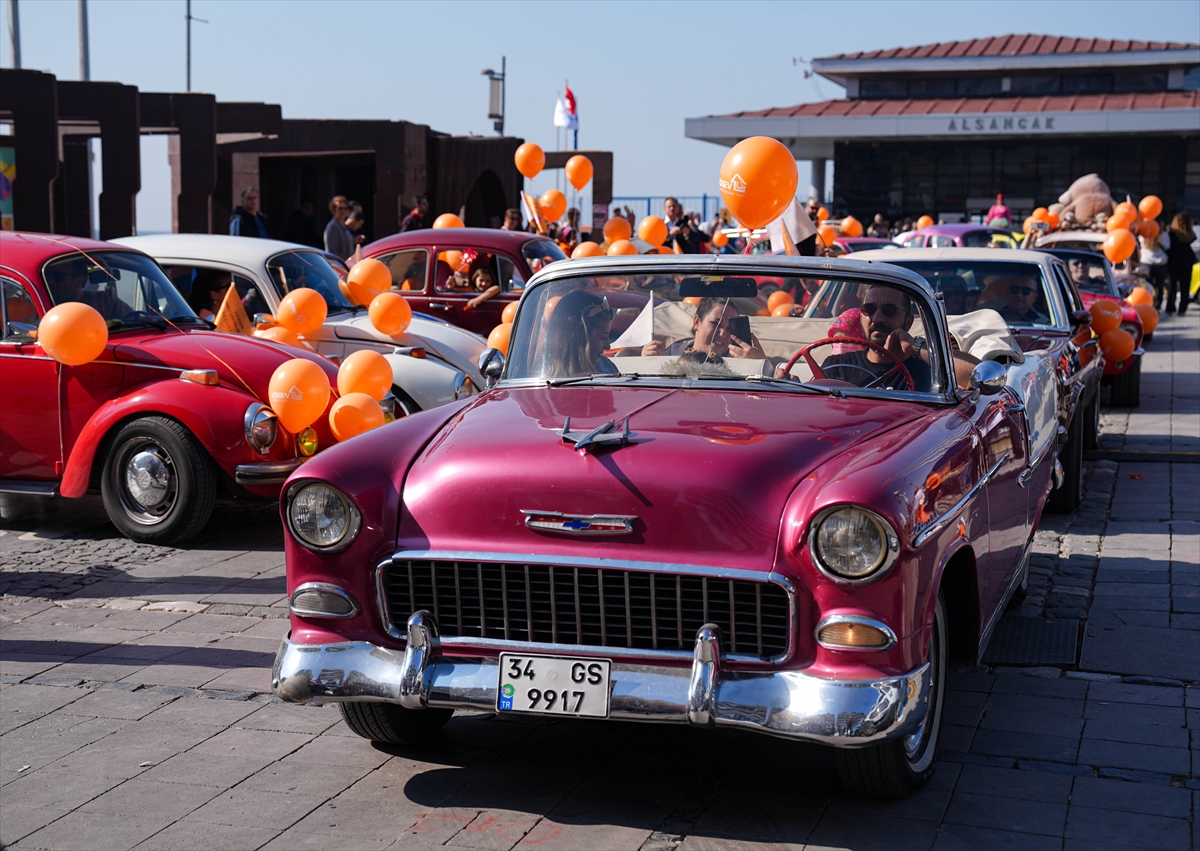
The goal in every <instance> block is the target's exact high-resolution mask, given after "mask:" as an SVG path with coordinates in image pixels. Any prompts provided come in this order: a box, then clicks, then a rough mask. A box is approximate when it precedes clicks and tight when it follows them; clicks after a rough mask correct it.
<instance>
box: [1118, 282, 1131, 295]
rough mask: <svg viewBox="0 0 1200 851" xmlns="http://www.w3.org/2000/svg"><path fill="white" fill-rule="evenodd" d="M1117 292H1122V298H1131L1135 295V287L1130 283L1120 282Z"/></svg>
mask: <svg viewBox="0 0 1200 851" xmlns="http://www.w3.org/2000/svg"><path fill="white" fill-rule="evenodd" d="M1117 292H1118V293H1120V294H1121V298H1129V297H1130V296H1131V295H1133V287H1131V286H1130V285H1129V284H1118V285H1117Z"/></svg>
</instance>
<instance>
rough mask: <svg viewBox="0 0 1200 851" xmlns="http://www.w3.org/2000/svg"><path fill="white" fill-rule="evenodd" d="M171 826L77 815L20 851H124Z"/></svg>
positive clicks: (51, 827) (38, 835) (126, 818)
mask: <svg viewBox="0 0 1200 851" xmlns="http://www.w3.org/2000/svg"><path fill="white" fill-rule="evenodd" d="M170 823H171V822H170V820H169V819H160V818H155V817H153V816H147V815H142V814H139V815H138V816H130V815H128V814H125V815H110V814H108V813H82V812H74V813H69V814H67V815H65V816H63V817H62V818H61V819H59V820H58V821H56V822H54V823H53V824H50V825H48V826H46V827H44V828H42V829H41V830H39V831H37V832H36V833H33V834H31V835H29V836H28V837H26V838H25V839H23V840H22V841H21V845H20V847H21V848H54V849H62V851H76V850H77V849H78V851H109V850H110V849H111V851H124V849H127V848H132V847H133V846H134V845H137V844H138V843H139V842H141V841H142V840H144V839H148V838H149V837H151V836H153V835H154V834H156V833H158V832H159V831H160V830H162V829H163V828H165V827H166V826H167V825H169V824H170Z"/></svg>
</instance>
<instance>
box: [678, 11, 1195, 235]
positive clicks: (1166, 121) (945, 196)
mask: <svg viewBox="0 0 1200 851" xmlns="http://www.w3.org/2000/svg"><path fill="white" fill-rule="evenodd" d="M812 70H813V72H814V73H817V74H820V75H821V76H823V77H825V78H827V79H829V80H831V81H833V82H835V83H837V84H838V85H840V86H842V87H844V88H845V90H846V97H845V98H843V99H840V100H830V101H824V102H822V103H804V104H798V105H796V106H789V107H773V108H767V109H757V110H747V111H743V112H736V113H732V114H729V115H710V116H706V117H703V118H689V119H687V122H686V130H685V132H686V134H687V136H688V137H689V138H693V139H702V140H705V141H709V142H713V143H715V144H719V145H726V146H732V145H735V144H737V142H738V141H740V140H741V139H744V138H746V137H747V136H755V135H766V136H773V137H775V138H777V139H779V140H781V141H782V142H783V143H784V144H786V145H788V147H789V148H791V150H792V152H793V153H794V154H795V156H796V158H797V159H801V160H811V161H812V162H813V178H814V179H813V185H814V186H815V187H816V188H817V190H818V192H819V193H820V194H821V195H823V196H824V195H825V192H824V185H823V184H824V174H825V164H826V161H827V160H829V159H832V160H833V161H834V187H833V192H832V195H833V198H834V202H835V204H836V205H838V206H840V207H841V208H844V209H845V210H847V211H849V212H852V213H854V214H855V215H874V214H875V213H877V212H883V213H885V214H886V215H888V216H890V217H893V218H895V217H900V216H909V215H913V216H915V215H921V214H924V213H929V214H931V215H934V216H936V217H941V218H947V219H949V220H953V219H954V218H956V217H965V216H969V215H978V214H979V213H981V212H982V211H983V210H985V209H986V208H987V207H988V206H989V205H990V204H991V202H992V199H993V198H994V196H995V195H996V193H997V192H1003V193H1004V194H1005V196H1006V198H1007V200H1008V205H1009V207H1011V208H1013V211H1014V213H1016V214H1017V215H1018V216H1019V215H1021V214H1023V213H1025V212H1027V211H1028V210H1032V209H1033V207H1035V206H1040V205H1045V204H1049V203H1052V202H1053V201H1055V200H1057V198H1058V196H1059V195H1060V194H1061V193H1062V192H1063V191H1064V190H1065V189H1066V188H1067V186H1068V185H1069V184H1070V183H1071V181H1072V180H1074V179H1075V178H1076V177H1079V176H1080V175H1083V174H1087V173H1090V172H1098V173H1099V174H1100V175H1101V176H1102V177H1104V178H1105V180H1107V181H1108V183H1109V185H1110V186H1111V187H1112V188H1113V191H1114V194H1117V195H1119V196H1124V195H1125V194H1129V195H1132V196H1134V197H1140V196H1141V195H1143V194H1150V193H1153V194H1157V195H1159V196H1161V197H1162V198H1163V201H1164V204H1165V205H1166V208H1167V210H1168V211H1170V210H1175V209H1180V208H1186V209H1188V210H1190V211H1192V212H1193V213H1200V45H1197V44H1185V43H1180V42H1166V41H1164V42H1157V41H1149V42H1147V41H1113V40H1107V39H1081V38H1069V37H1062V36H1048V35H1005V36H996V37H993V38H978V39H970V40H967V41H953V42H941V43H937V44H926V45H921V46H919V47H905V48H894V49H890V50H872V51H865V52H858V53H843V54H838V55H836V56H827V57H824V58H821V59H816V60H814V61H813V63H812ZM1018 221H1019V219H1018Z"/></svg>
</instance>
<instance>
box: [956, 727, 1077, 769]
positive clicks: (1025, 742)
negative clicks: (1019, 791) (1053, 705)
mask: <svg viewBox="0 0 1200 851" xmlns="http://www.w3.org/2000/svg"><path fill="white" fill-rule="evenodd" d="M1078 751H1079V739H1077V738H1070V737H1063V736H1044V735H1038V734H1035V733H1018V732H1013V731H1010V730H987V729H984V730H980V731H979V732H978V733H976V734H975V739H974V740H973V741H972V743H971V752H972V753H978V754H984V755H987V756H1003V757H1011V758H1014V759H1041V760H1047V761H1050V762H1075V757H1076V755H1077V753H1078Z"/></svg>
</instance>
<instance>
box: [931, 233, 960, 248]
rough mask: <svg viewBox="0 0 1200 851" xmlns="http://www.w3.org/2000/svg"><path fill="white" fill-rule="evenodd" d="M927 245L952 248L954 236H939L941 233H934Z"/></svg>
mask: <svg viewBox="0 0 1200 851" xmlns="http://www.w3.org/2000/svg"><path fill="white" fill-rule="evenodd" d="M929 247H930V248H953V247H954V237H952V236H941V235H936V234H935V235H934V236H933V237H931V238H930V240H929Z"/></svg>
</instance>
